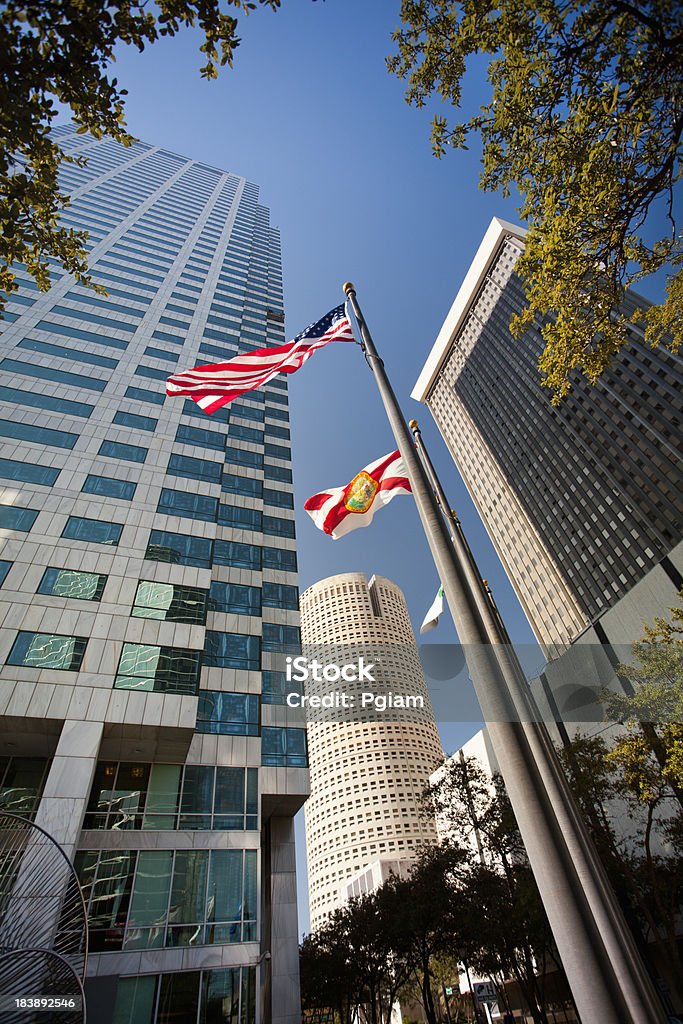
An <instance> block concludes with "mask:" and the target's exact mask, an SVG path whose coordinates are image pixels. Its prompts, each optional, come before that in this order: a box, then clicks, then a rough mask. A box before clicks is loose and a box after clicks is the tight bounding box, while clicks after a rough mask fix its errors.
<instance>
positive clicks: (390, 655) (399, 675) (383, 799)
mask: <svg viewBox="0 0 683 1024" xmlns="http://www.w3.org/2000/svg"><path fill="white" fill-rule="evenodd" d="M301 639H302V642H303V645H304V651H305V652H307V653H309V655H310V656H311V657H312V656H313V655H317V656H318V659H319V660H320V661H321V662H322V663H328V664H329V663H332V662H337V661H339V660H343V661H344V663H347V662H351V663H354V662H357V661H358V659H359V658H360V657H362V656H365V660H366V662H367V661H370V662H371V663H376V666H375V670H374V673H375V675H376V684H375V686H374V688H373V684H371V683H363V684H362V689H363V690H368V691H370V692H374V690H377V692H381V694H382V695H383V696H386V695H387V693H389V692H391V693H393V694H401V695H408V696H415V697H419V698H421V699H422V700H421V703H422V704H423V707H421V708H420V707H419V706H417V707H414V708H406V709H400V710H397V709H387V710H384V711H377V712H374V711H373V710H372V709H371V710H370V711H369V712H368V713H366V714H363V713H362V711H361V710H360V709H359V708H358V706H357V705H356V707H355V708H350V709H348V710H344V711H340V712H338V713H330V714H329V715H324V714H323V715H322V716H321V717H320V718H319V719H318V720H316V718H315V716H312V717H311V720H309V723H308V749H309V759H310V770H311V795H310V797H309V799H308V801H307V802H306V805H305V808H304V814H305V821H306V849H307V855H308V882H309V896H310V912H311V928H312V930H315V929H316V928H318V927H319V926H320V925H321V924H323V923H324V921H325V920H326V918H327V917H328V916H329V915H330V914H331V913H332V911H333V910H335V909H336V908H337V907H339V906H341V904H342V903H344V902H345V900H346V899H347V898H348V895H347V891H346V884H345V883H347V881H348V880H349V879H352V878H353V877H354V876H355V875H357V874H358V872H360V871H361V870H362V869H363V868H365V867H367V866H368V865H370V864H371V862H373V861H376V860H378V859H386V858H391V859H393V860H401V859H403V858H410V857H414V856H415V854H416V852H417V850H418V849H419V847H420V846H421V845H422V844H424V843H425V842H433V841H434V840H435V835H436V833H435V829H434V823H433V822H432V821H431V820H429V818H428V817H427V816H426V815H425V812H424V808H423V807H422V803H421V796H422V792H423V790H424V788H425V786H426V785H427V783H428V780H429V776H430V774H431V773H432V772H433V771H434V769H435V768H436V766H437V765H439V764H440V763H441V762H442V761H443V749H442V747H441V741H440V739H439V734H438V731H437V728H436V724H435V721H434V715H433V712H432V709H431V704H430V701H429V695H428V693H427V687H426V684H425V680H424V675H423V672H422V666H421V664H420V659H419V656H418V652H417V647H416V645H415V637H414V635H413V631H412V627H411V625H410V619H409V617H408V610H407V608H406V603H405V599H404V597H403V594H402V593H401V591H400V589H399V588H398V587H397V586H396V584H395V583H392V582H391V581H390V580H387V579H384V578H383V577H382V576H373V577H372V579H371V580H370V582H369V583H368V579H367V576H366V575H365V574H364V573H359V572H351V573H342V574H341V575H338V576H330V577H329V578H328V579H324V580H321V581H320V582H319V583H314V584H313V586H312V587H309V588H308V589H307V590H306V591H304V593H303V594H302V595H301ZM319 689H320V692H323V691H334V690H336V691H343V690H352V689H353V688H350V687H349V686H345V685H344V684H343V683H334V684H323V685H322V686H319ZM356 696H358V695H357V694H356ZM417 703H418V704H419V703H420V701H418V702H417Z"/></svg>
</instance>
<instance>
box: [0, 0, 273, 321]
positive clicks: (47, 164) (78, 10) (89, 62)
mask: <svg viewBox="0 0 683 1024" xmlns="http://www.w3.org/2000/svg"><path fill="white" fill-rule="evenodd" d="M258 4H261V5H264V6H266V7H270V8H272V9H276V8H277V7H279V6H280V0H253V2H252V0H225V3H223V2H222V0H156V2H155V4H154V5H151V4H149V3H148V2H147V0H49V3H46V2H45V0H7V2H5V3H4V4H3V6H2V8H0V56H1V58H2V59H1V60H0V67H1V70H0V194H2V197H3V199H2V204H1V205H0V289H1V290H2V291H3V292H6V293H9V292H12V291H14V290H15V288H16V284H15V275H14V273H13V272H12V270H11V266H12V264H14V263H22V264H24V266H25V267H26V268H27V270H28V271H29V272H30V273H31V274H32V275H33V277H34V278H35V280H36V282H37V283H38V285H39V287H41V288H42V289H46V288H48V287H49V283H50V275H49V261H48V258H49V257H51V258H52V259H53V260H56V261H58V262H59V263H61V264H62V266H63V267H64V269H65V270H67V271H68V272H69V273H71V274H74V275H75V277H76V279H77V280H78V281H80V282H81V283H84V284H90V283H91V281H90V278H89V276H88V265H87V255H86V248H85V243H86V239H87V233H86V232H84V231H74V230H72V229H70V228H66V227H60V225H59V213H60V211H61V210H62V209H64V207H65V206H67V205H68V197H67V196H66V195H64V194H63V193H61V192H60V190H59V187H58V183H57V174H58V171H59V166H60V164H61V163H62V162H63V161H70V162H80V161H79V160H78V159H74V158H73V157H70V156H67V155H66V154H65V153H64V152H63V150H62V149H61V147H60V146H59V145H58V143H57V142H56V141H55V139H53V138H52V137H51V136H50V127H51V125H52V123H53V121H54V119H55V118H56V117H57V115H58V112H59V111H58V107H57V105H56V104H57V103H59V104H63V105H65V106H66V107H69V108H70V109H71V113H72V115H73V119H74V121H75V123H76V124H77V125H78V131H79V132H82V133H85V132H90V133H91V134H92V135H93V136H94V137H95V138H102V136H105V135H106V136H108V137H110V138H113V139H116V140H117V141H118V142H120V143H122V144H123V145H130V144H131V142H132V141H133V139H132V137H131V136H130V135H129V134H128V132H127V131H126V130H125V127H124V102H125V101H124V97H125V95H126V90H125V89H122V88H120V86H119V85H118V83H117V80H116V78H112V77H110V75H109V74H108V69H109V66H110V64H111V61H112V59H113V55H114V48H115V47H116V45H117V44H119V43H125V44H127V45H131V46H135V47H137V49H138V50H141V51H142V50H144V48H145V44H148V43H153V42H155V41H156V40H157V39H159V38H160V37H162V36H174V35H176V33H177V32H179V31H181V29H182V28H183V27H192V26H195V25H196V26H198V27H199V29H200V30H201V31H202V32H203V33H204V41H203V42H202V44H201V46H200V51H201V53H202V54H203V56H204V58H205V63H204V65H203V66H202V67H201V68H200V74H201V75H202V77H204V78H207V79H213V78H216V76H217V74H218V68H219V67H221V66H223V65H225V64H228V65H231V64H232V60H233V55H234V52H235V49H236V47H237V46H238V45H239V42H240V40H239V38H238V36H237V19H236V17H235V16H234V14H233V13H230V8H232V10H233V11H238V10H239V11H241V12H242V13H244V14H247V13H248V12H249V11H251V10H253V9H255V8H256V7H257V6H258ZM3 308H4V303H3V301H2V296H0V311H1V310H2V309H3Z"/></svg>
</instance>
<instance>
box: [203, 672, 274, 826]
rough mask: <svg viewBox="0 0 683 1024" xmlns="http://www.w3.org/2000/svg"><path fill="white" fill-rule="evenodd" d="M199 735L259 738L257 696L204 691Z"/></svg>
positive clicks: (253, 694)
mask: <svg viewBox="0 0 683 1024" xmlns="http://www.w3.org/2000/svg"><path fill="white" fill-rule="evenodd" d="M196 731H197V732H208V733H215V734H217V735H219V736H258V734H259V699H258V697H257V695H256V694H255V693H226V692H224V691H221V690H200V692H199V704H198V706H197V725H196ZM239 827H240V828H241V827H242V825H240V826H239Z"/></svg>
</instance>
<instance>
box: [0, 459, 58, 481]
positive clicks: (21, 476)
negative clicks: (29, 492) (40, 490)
mask: <svg viewBox="0 0 683 1024" xmlns="http://www.w3.org/2000/svg"><path fill="white" fill-rule="evenodd" d="M59 474H60V470H59V469H50V468H49V467H48V466H37V465H36V464H35V463H33V462H19V461H17V460H16V459H0V477H3V478H4V479H5V480H21V481H23V482H24V483H27V484H42V485H43V486H45V487H51V486H52V485H53V483H54V482H55V480H56V479H57V477H58V476H59Z"/></svg>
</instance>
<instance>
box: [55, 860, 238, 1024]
mask: <svg viewBox="0 0 683 1024" xmlns="http://www.w3.org/2000/svg"><path fill="white" fill-rule="evenodd" d="M74 867H75V869H76V872H77V874H78V877H79V881H80V883H81V886H82V888H83V897H84V899H85V903H86V908H87V911H88V925H89V927H88V940H89V946H90V949H91V950H92V951H93V952H105V951H111V950H120V949H124V950H130V949H160V948H163V947H164V946H190V945H192V946H195V945H209V944H213V943H225V944H228V943H234V942H253V941H254V940H255V938H256V916H257V906H258V901H257V895H256V871H257V852H256V850H175V851H173V850H141V851H139V852H138V851H136V850H102V851H98V850H81V851H79V853H77V854H76V859H75V861H74ZM174 1009H175V1011H176V1012H177V1010H178V1008H177V1006H176V1007H174Z"/></svg>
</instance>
